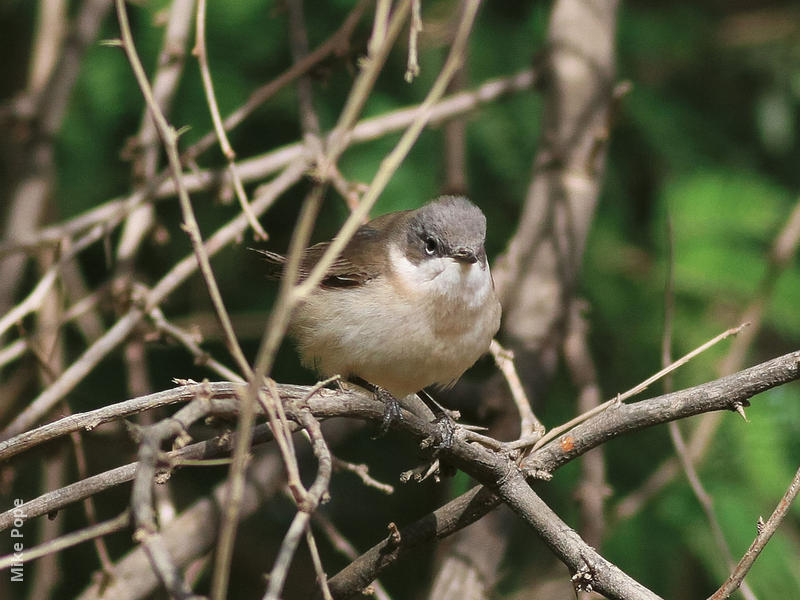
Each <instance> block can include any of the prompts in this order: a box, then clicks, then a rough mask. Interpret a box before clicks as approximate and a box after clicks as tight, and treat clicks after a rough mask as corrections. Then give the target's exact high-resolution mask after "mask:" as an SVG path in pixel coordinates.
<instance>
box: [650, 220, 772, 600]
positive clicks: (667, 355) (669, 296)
mask: <svg viewBox="0 0 800 600" xmlns="http://www.w3.org/2000/svg"><path fill="white" fill-rule="evenodd" d="M666 238H667V252H666V254H667V255H666V262H667V272H666V277H665V283H664V335H663V336H662V339H661V364H662V366H663V367H665V368H666V367H667V365H669V364H670V363H671V362H672V322H673V316H674V313H675V281H674V275H673V272H674V263H675V258H674V235H673V230H672V219H671V218H670V215H669V214H667V222H666ZM663 387H664V393H667V394H668V393H669V392H671V391H672V376H671V375H667V376H666V377H665V378H664V385H663ZM742 410H744V409H742ZM667 430H668V431H669V437H670V439H671V440H672V445H673V446H674V448H675V453H676V454H677V456H678V461H679V462H680V464H681V467H682V468H683V471H684V473H685V474H686V479H687V480H688V482H689V487H691V489H692V492H693V493H694V495H695V497H696V498H697V502H698V503H699V504H700V507H701V508H702V510H703V512H704V513H705V515H706V519H707V520H708V523H709V527H710V528H711V534H712V535H713V537H714V542H715V543H716V545H717V549H718V550H719V551H720V553H721V554H722V559H723V560H724V561H725V564H726V565H727V567H728V569H732V568H733V554H732V553H731V549H730V546H729V545H728V542H727V540H726V539H725V533H724V532H723V531H722V526H721V525H720V523H719V518H718V517H717V511H716V510H715V509H714V502H713V499H712V498H711V495H710V494H709V493H708V492H707V491H706V489H705V487H704V486H703V482H702V481H701V480H700V475H699V474H698V473H697V470H696V469H695V468H694V464H692V459H691V457H690V456H689V451H688V449H687V447H686V441H685V440H684V438H683V434H682V433H681V429H680V427H679V425H678V423H677V422H676V421H670V422H669V423H668V424H667ZM742 595H744V597H745V598H746V600H756V596H755V594H754V593H753V591H752V590H751V589H750V587H749V586H747V585H744V586H742Z"/></svg>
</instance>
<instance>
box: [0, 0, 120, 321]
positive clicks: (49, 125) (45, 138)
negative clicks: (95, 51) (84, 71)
mask: <svg viewBox="0 0 800 600" xmlns="http://www.w3.org/2000/svg"><path fill="white" fill-rule="evenodd" d="M110 7H111V0H86V1H85V2H84V3H83V5H82V6H81V7H80V9H79V11H78V14H77V15H76V16H75V19H74V21H73V23H72V24H71V33H70V35H68V36H67V38H66V42H65V45H64V47H63V51H62V52H61V56H60V59H59V61H58V63H57V64H56V65H55V67H53V68H52V69H51V71H50V73H49V79H48V80H47V83H46V84H44V85H43V86H41V87H39V88H38V90H37V91H38V93H35V94H34V98H33V107H32V109H31V110H30V114H28V115H21V116H23V117H24V118H26V119H27V121H28V123H29V125H30V126H31V127H32V130H31V132H30V134H29V139H27V140H26V143H25V144H24V145H23V147H22V148H21V149H20V156H21V159H20V163H19V165H18V166H17V168H16V169H15V170H16V172H18V173H19V174H20V175H19V179H18V181H17V182H16V185H15V187H14V191H13V192H12V194H11V201H10V202H9V205H8V213H7V215H6V225H5V228H4V231H3V236H2V237H3V239H4V240H8V241H10V242H11V243H12V244H13V243H14V242H15V241H16V240H21V239H24V238H25V237H27V236H29V235H31V234H33V232H34V231H35V230H36V227H37V226H38V223H39V220H40V219H41V217H42V215H43V212H44V207H45V200H46V198H47V196H48V194H49V193H50V191H51V189H52V184H53V177H54V152H55V150H54V146H53V142H54V140H55V138H56V134H57V133H58V131H59V129H60V128H61V123H62V122H63V119H64V114H65V113H66V110H67V103H68V101H69V98H70V94H71V93H72V88H73V86H74V84H75V81H76V80H77V78H78V72H79V70H80V66H81V61H82V60H83V57H84V55H85V53H86V50H87V49H88V48H89V45H90V44H91V43H92V42H93V41H94V40H95V38H96V37H97V33H98V31H99V29H100V25H101V23H102V22H103V19H104V18H105V16H106V13H107V12H108V9H109V8H110ZM53 32H57V30H52V31H47V32H45V31H41V34H42V35H43V36H47V35H51V34H52V33H53ZM39 41H40V42H41V43H45V42H44V40H43V39H42V38H41V37H40V38H39ZM32 75H34V73H32ZM37 77H38V75H37ZM24 264H25V257H23V256H14V257H8V258H6V259H4V260H2V261H0V281H2V282H4V285H2V286H0V314H3V313H5V312H6V311H7V310H8V308H9V306H11V304H12V302H13V298H14V294H15V292H16V289H17V285H18V283H19V282H20V281H21V279H22V278H21V277H19V274H20V270H21V269H22V267H23V266H24Z"/></svg>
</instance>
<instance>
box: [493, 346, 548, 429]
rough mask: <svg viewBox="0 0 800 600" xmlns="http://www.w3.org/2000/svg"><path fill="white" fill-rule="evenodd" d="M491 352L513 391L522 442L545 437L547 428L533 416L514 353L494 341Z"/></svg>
mask: <svg viewBox="0 0 800 600" xmlns="http://www.w3.org/2000/svg"><path fill="white" fill-rule="evenodd" d="M489 352H491V353H492V357H493V358H494V362H495V364H496V365H497V368H498V369H500V372H501V373H502V374H503V377H505V380H506V383H507V384H508V389H509V390H510V391H511V397H512V398H513V399H514V404H515V405H516V407H517V412H518V413H519V420H520V424H519V437H520V440H525V441H526V442H528V443H533V442H535V441H536V440H538V439H539V438H540V437H542V436H543V435H544V432H545V428H544V425H542V423H541V421H539V419H537V418H536V415H535V414H533V409H531V403H530V401H529V400H528V396H527V395H526V394H525V389H524V388H523V387H522V382H521V381H520V379H519V375H518V374H517V369H516V367H515V366H514V352H513V351H511V350H507V349H506V348H503V347H502V346H501V345H500V342H498V341H497V340H492V343H491V344H489Z"/></svg>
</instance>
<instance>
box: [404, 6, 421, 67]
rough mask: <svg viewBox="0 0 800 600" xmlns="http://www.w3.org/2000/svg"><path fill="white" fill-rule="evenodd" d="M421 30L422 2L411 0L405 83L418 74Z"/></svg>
mask: <svg viewBox="0 0 800 600" xmlns="http://www.w3.org/2000/svg"><path fill="white" fill-rule="evenodd" d="M421 32H422V2H421V0H413V1H412V2H411V25H409V27H408V63H407V65H406V74H405V80H406V82H407V83H411V82H412V81H414V78H415V77H416V76H417V75H419V56H418V50H417V41H418V38H419V34H420V33H421Z"/></svg>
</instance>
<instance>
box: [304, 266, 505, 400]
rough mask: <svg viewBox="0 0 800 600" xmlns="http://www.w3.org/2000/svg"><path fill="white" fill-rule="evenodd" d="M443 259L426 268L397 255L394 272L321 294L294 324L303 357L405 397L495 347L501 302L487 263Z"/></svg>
mask: <svg viewBox="0 0 800 600" xmlns="http://www.w3.org/2000/svg"><path fill="white" fill-rule="evenodd" d="M393 258H394V257H393ZM440 260H441V261H442V262H440V263H434V261H426V262H427V263H434V264H426V265H425V266H426V269H425V270H423V271H419V270H417V271H414V270H412V269H417V267H416V266H414V265H406V264H404V263H403V262H398V261H396V260H395V261H393V262H394V264H395V265H399V267H398V268H397V269H396V270H395V272H394V274H393V275H392V276H391V277H385V278H384V277H380V278H376V279H374V280H372V281H370V282H368V283H366V284H365V285H363V286H359V287H357V288H351V289H333V290H330V289H328V290H326V289H319V290H317V291H315V293H314V294H312V296H311V297H310V298H309V299H308V300H307V301H306V302H305V303H304V304H303V305H302V306H301V307H299V308H298V310H297V311H296V312H295V315H294V317H293V321H292V334H293V335H294V337H295V338H296V339H297V342H298V347H299V350H300V353H301V356H302V358H303V362H304V363H305V364H306V365H308V366H310V367H313V368H315V369H317V370H318V371H320V372H321V373H322V374H324V375H331V374H334V373H339V374H342V375H343V376H352V375H355V376H358V377H361V378H363V379H365V380H367V381H369V382H371V383H374V384H376V385H379V386H381V387H383V388H385V389H387V390H389V391H390V392H391V393H392V394H394V395H395V396H398V397H401V396H405V395H407V394H410V393H413V392H416V391H418V390H420V389H422V388H424V387H426V386H429V385H432V384H435V383H438V384H448V383H450V382H452V381H453V380H455V379H457V378H458V377H460V376H461V374H462V373H463V372H464V371H465V370H466V369H468V368H469V367H470V366H472V364H473V363H474V362H475V361H476V360H477V359H478V358H479V357H480V356H481V355H482V354H483V353H484V352H486V350H487V349H488V347H489V343H490V342H491V339H492V337H493V336H494V334H495V333H496V332H497V329H498V328H499V325H500V305H499V303H498V301H497V298H496V296H495V294H494V290H493V286H492V282H491V276H490V274H489V270H488V266H486V265H483V268H481V265H480V264H479V263H475V264H471V265H465V264H463V263H457V262H456V261H453V260H451V259H440ZM448 263H449V264H448Z"/></svg>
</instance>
